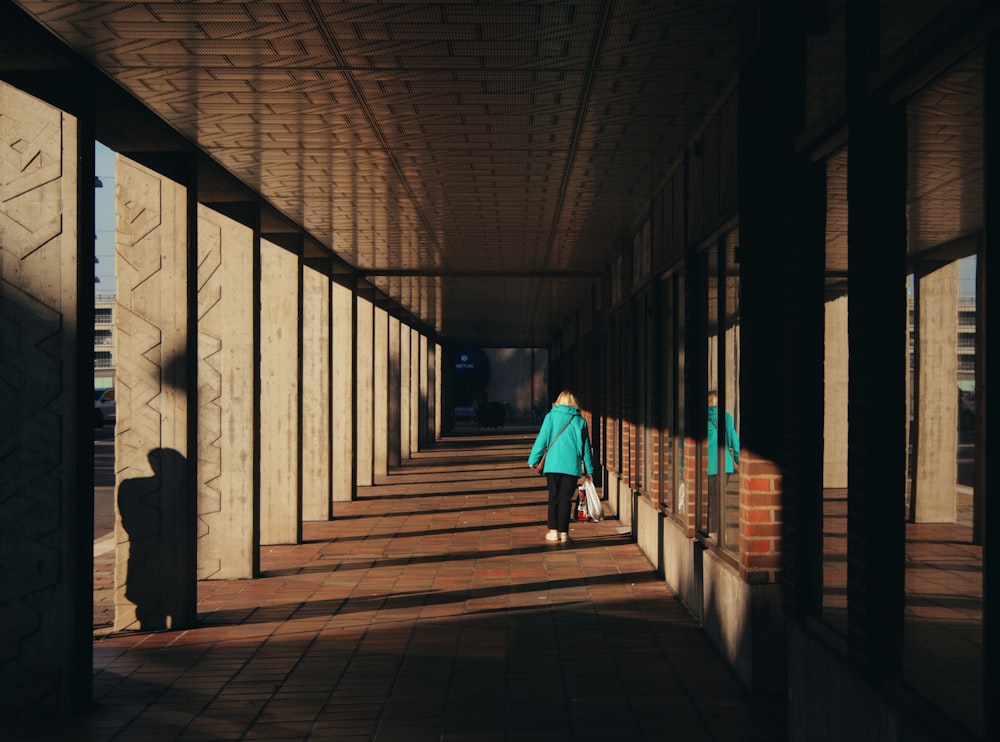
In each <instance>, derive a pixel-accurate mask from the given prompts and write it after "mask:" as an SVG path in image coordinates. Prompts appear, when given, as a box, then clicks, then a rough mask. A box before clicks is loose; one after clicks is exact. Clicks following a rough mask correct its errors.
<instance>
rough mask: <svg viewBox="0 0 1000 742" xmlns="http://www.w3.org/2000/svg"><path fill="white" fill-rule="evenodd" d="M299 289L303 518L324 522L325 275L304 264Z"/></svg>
mask: <svg viewBox="0 0 1000 742" xmlns="http://www.w3.org/2000/svg"><path fill="white" fill-rule="evenodd" d="M302 292H303V296H302V394H301V407H302V518H303V520H329V519H330V516H331V514H332V509H331V506H332V497H331V475H330V445H331V443H330V433H331V426H330V395H331V391H332V386H331V377H330V363H331V356H330V279H329V278H328V277H327V276H325V275H323V274H322V273H320V272H319V271H316V270H313V269H312V268H309V267H305V268H303V274H302Z"/></svg>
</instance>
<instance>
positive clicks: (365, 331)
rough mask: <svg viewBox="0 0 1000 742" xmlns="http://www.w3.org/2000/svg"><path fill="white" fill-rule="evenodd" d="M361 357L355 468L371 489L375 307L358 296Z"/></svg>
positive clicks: (359, 481)
mask: <svg viewBox="0 0 1000 742" xmlns="http://www.w3.org/2000/svg"><path fill="white" fill-rule="evenodd" d="M357 304H358V314H357V325H356V326H357V330H356V335H355V337H356V342H357V358H356V362H355V369H356V370H355V377H354V384H355V394H354V396H355V400H356V407H355V410H356V415H357V417H356V418H355V421H356V423H355V424H356V427H357V433H356V435H357V438H356V439H355V444H354V445H355V448H354V454H355V462H356V463H355V466H356V468H357V485H358V486H359V487H370V486H371V485H372V484H374V478H373V477H374V447H373V445H372V443H373V441H372V436H373V434H374V421H375V416H374V411H373V409H372V394H373V389H374V379H375V364H374V355H375V306H374V305H373V304H372V303H371V302H370V301H368V300H367V299H365V298H363V297H360V296H359V297H357Z"/></svg>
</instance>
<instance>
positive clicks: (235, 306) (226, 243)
mask: <svg viewBox="0 0 1000 742" xmlns="http://www.w3.org/2000/svg"><path fill="white" fill-rule="evenodd" d="M253 249H254V235H253V230H252V229H250V228H249V227H246V226H244V225H242V224H240V223H238V222H236V221H234V220H232V219H230V218H228V217H226V216H223V215H222V214H220V213H218V212H217V211H214V210H212V209H210V208H207V207H205V206H199V208H198V579H200V580H209V579H219V580H229V579H246V578H252V577H254V576H255V575H256V573H257V570H258V565H259V557H260V554H259V548H258V544H257V536H258V529H259V507H260V502H259V500H258V497H257V493H256V492H255V488H254V468H255V466H256V463H255V460H254V404H253V402H254V380H255V373H254V335H253V326H254V317H253V313H254V303H253V296H254V291H253V289H254V286H253V280H254V276H253Z"/></svg>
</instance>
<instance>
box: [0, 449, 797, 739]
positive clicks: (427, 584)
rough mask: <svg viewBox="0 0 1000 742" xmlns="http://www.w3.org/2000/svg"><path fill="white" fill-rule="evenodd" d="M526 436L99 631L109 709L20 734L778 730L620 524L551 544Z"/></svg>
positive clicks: (101, 678) (379, 495)
mask: <svg viewBox="0 0 1000 742" xmlns="http://www.w3.org/2000/svg"><path fill="white" fill-rule="evenodd" d="M531 440H532V435H531V434H530V433H529V432H527V431H510V430H508V431H501V432H493V433H489V434H481V433H480V431H478V430H477V431H475V432H474V433H470V434H468V435H464V436H462V435H457V436H453V437H450V438H448V439H446V440H445V441H443V442H442V443H441V444H440V445H438V446H436V447H435V448H434V450H432V451H430V452H423V453H420V454H418V455H417V456H416V457H415V458H414V460H412V461H410V462H408V463H407V464H406V465H405V466H403V467H402V468H401V469H399V470H396V471H394V472H392V473H391V475H390V476H388V477H387V478H385V480H384V481H379V482H378V483H377V485H376V486H374V487H370V488H364V489H363V490H361V491H360V492H359V498H358V500H357V501H355V502H350V503H338V504H337V505H336V512H337V517H336V519H335V520H334V521H331V522H322V523H307V524H306V525H305V532H304V543H303V544H301V545H297V546H280V547H265V548H263V549H262V554H261V569H262V573H263V574H262V577H261V579H258V580H254V581H233V582H204V583H200V584H199V620H200V626H199V628H197V629H194V630H189V631H169V632H163V633H152V634H134V635H110V636H103V637H100V638H98V639H97V640H96V641H95V645H94V671H95V697H96V700H97V705H96V709H95V712H94V713H93V714H92V715H91V716H89V717H86V718H78V719H75V720H73V721H72V722H71V723H69V724H67V723H65V722H62V723H60V722H48V723H42V722H36V723H34V724H32V725H31V726H30V727H28V726H26V727H22V728H20V729H18V730H15V734H14V737H15V738H16V739H21V738H25V739H27V738H31V739H41V738H46V739H73V740H112V739H113V740H235V739H261V740H263V739H267V740H305V739H310V740H338V741H339V740H377V741H378V742H383V741H389V740H405V741H407V742H411V741H420V740H446V741H450V740H545V741H550V740H578V739H588V740H615V741H618V740H640V739H642V740H667V739H669V740H675V741H677V742H688V741H691V742H695V741H701V740H706V741H707V740H718V741H720V742H722V741H726V742H744V741H748V740H757V741H760V742H765V741H766V742H774V741H776V740H782V739H784V731H783V729H784V708H783V705H782V704H780V703H773V702H772V703H763V702H761V701H755V700H753V699H750V698H749V697H748V696H747V694H746V693H745V692H744V691H743V690H742V689H741V687H740V685H739V684H738V683H737V681H736V680H735V678H734V676H733V674H732V673H731V671H730V670H729V668H728V667H727V666H726V665H725V664H724V663H723V662H722V661H721V660H720V659H719V657H718V656H717V655H716V653H715V652H714V651H713V649H712V648H711V647H710V645H709V644H708V643H707V641H706V640H705V639H704V637H703V636H702V634H701V633H700V631H699V629H698V627H697V626H696V624H695V623H694V621H693V620H692V619H691V618H690V616H689V615H688V614H687V613H686V612H685V610H684V608H683V607H682V606H681V604H680V603H679V602H678V601H677V600H676V598H675V597H674V595H673V594H672V593H671V592H670V590H669V589H668V588H667V587H666V585H665V583H664V582H663V581H662V580H661V579H659V578H658V577H657V576H656V575H655V574H654V573H653V571H652V570H651V568H650V565H649V562H648V561H647V560H646V559H645V557H643V555H642V554H641V553H640V552H639V550H638V548H637V547H636V546H635V545H634V544H632V543H631V542H630V540H629V538H628V537H627V536H625V535H622V533H621V531H622V528H621V526H620V524H619V523H618V521H616V520H613V519H608V520H605V521H603V522H601V523H574V524H573V525H572V526H571V536H572V541H571V543H570V544H568V545H546V544H543V542H542V541H541V536H542V534H543V533H544V530H545V505H544V503H545V492H544V489H543V484H544V480H543V479H542V478H540V477H538V476H536V475H534V474H533V473H532V472H531V470H530V469H529V468H528V467H527V466H526V464H525V461H526V459H527V452H528V449H529V447H530V444H531ZM19 735H20V736H19ZM0 736H4V735H0ZM4 738H5V739H6V738H7V737H4Z"/></svg>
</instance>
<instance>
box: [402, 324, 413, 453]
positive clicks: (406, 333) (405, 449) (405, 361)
mask: <svg viewBox="0 0 1000 742" xmlns="http://www.w3.org/2000/svg"><path fill="white" fill-rule="evenodd" d="M412 334H413V330H411V329H410V326H409V325H406V324H403V325H401V326H400V328H399V456H400V459H401V460H402V461H407V460H409V458H410V457H411V455H412V453H413V451H412V448H411V445H410V405H411V404H412V403H411V386H412V379H413V364H412V362H411V349H412V346H413V343H412V340H411V335H412Z"/></svg>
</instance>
